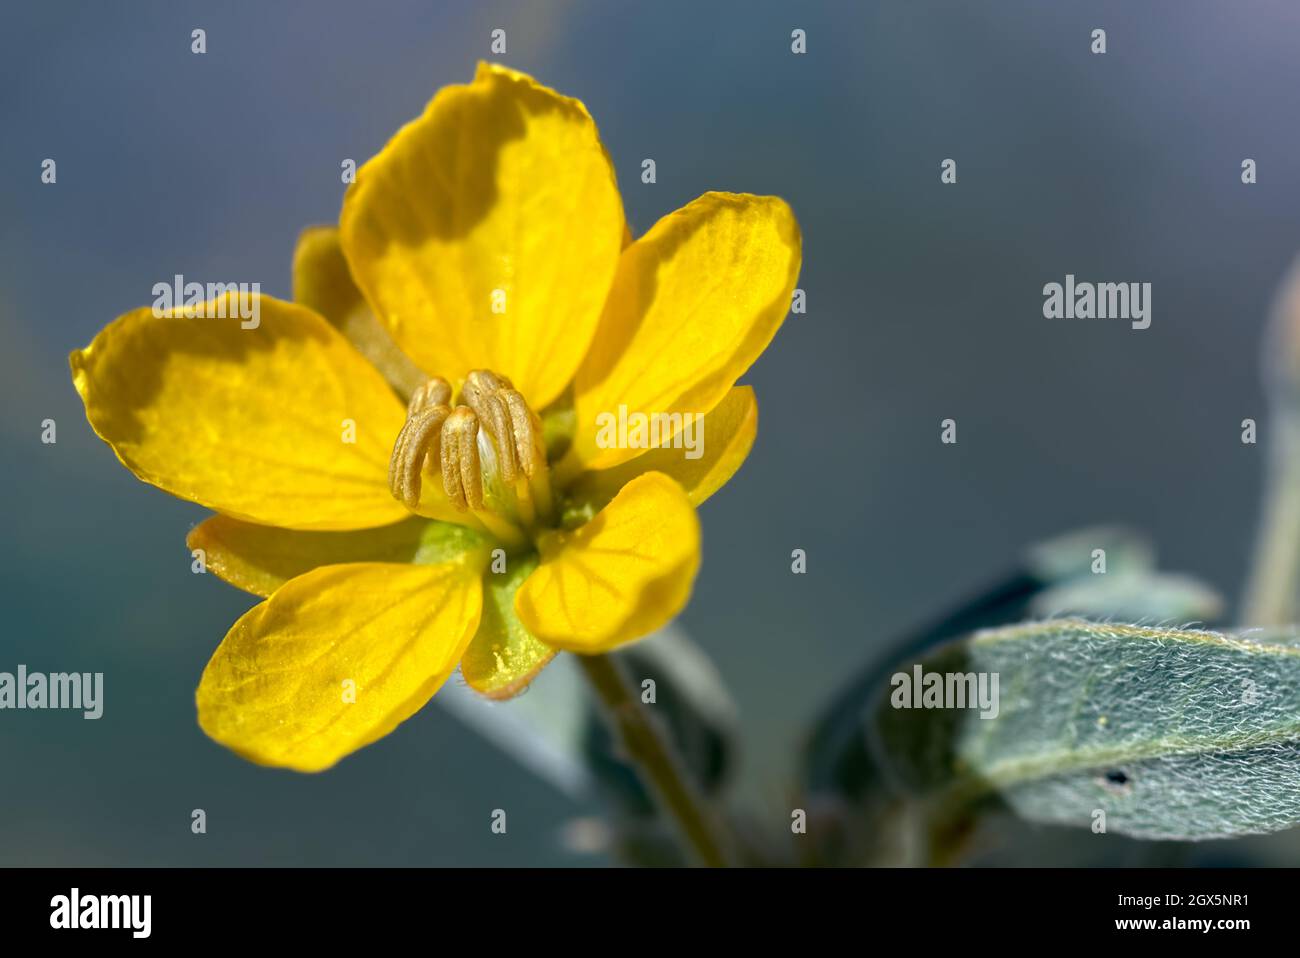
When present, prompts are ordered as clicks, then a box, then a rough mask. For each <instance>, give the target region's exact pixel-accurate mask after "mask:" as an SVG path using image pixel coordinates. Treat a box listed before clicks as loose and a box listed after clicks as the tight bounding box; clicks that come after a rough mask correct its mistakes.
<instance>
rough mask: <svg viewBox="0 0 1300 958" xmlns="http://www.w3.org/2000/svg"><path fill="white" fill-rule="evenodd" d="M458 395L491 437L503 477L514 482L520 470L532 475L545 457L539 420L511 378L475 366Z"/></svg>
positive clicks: (526, 474)
mask: <svg viewBox="0 0 1300 958" xmlns="http://www.w3.org/2000/svg"><path fill="white" fill-rule="evenodd" d="M460 396H461V401H462V402H464V403H465V404H466V405H468V406H469V407H470V408H471V409H473V410H474V412H476V413H477V414H478V417H479V422H480V423H481V424H482V426H483V429H484V431H486V432H487V434H488V436H489V437H491V439H492V444H493V446H494V447H495V448H496V451H497V460H498V464H499V467H500V470H501V476H502V478H504V479H505V480H506V481H507V482H514V481H515V480H516V479H517V478H519V474H520V472H522V473H523V474H524V475H525V476H530V477H531V476H532V474H533V472H534V470H535V469H536V468H537V462H538V460H539V459H544V453H543V452H542V448H541V422H540V421H539V420H538V419H537V414H536V413H534V412H533V411H532V409H530V408H529V407H528V403H527V402H526V401H525V400H524V397H523V396H522V395H521V394H520V392H519V391H518V390H517V389H515V387H514V385H513V384H512V383H511V382H510V380H509V379H507V378H506V377H504V376H499V375H497V374H496V373H493V372H491V371H489V370H486V369H476V370H474V371H473V372H471V373H470V374H469V376H467V377H466V379H465V385H464V386H463V387H462V388H461V391H460Z"/></svg>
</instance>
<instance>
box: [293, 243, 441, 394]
mask: <svg viewBox="0 0 1300 958" xmlns="http://www.w3.org/2000/svg"><path fill="white" fill-rule="evenodd" d="M293 299H294V302H296V303H302V304H303V305H304V306H306V307H308V308H309V309H314V310H316V312H318V313H320V314H321V315H322V316H324V317H325V319H326V320H328V321H329V324H330V325H331V326H333V327H334V328H335V329H337V330H338V331H339V332H341V333H342V334H343V335H344V336H346V337H347V340H348V342H350V343H351V344H352V345H353V346H355V347H356V348H357V352H359V353H361V355H362V356H365V357H366V359H368V360H369V361H370V364H371V365H372V366H374V367H375V368H376V369H378V370H379V371H380V372H381V373H383V374H384V378H385V379H387V380H388V384H389V385H390V386H392V387H393V389H395V390H396V391H397V394H398V395H399V396H401V397H402V398H403V399H410V398H411V393H413V392H415V390H416V389H417V388H418V387H419V386H420V385H421V384H422V383H423V382H424V381H425V380H426V379H428V378H429V377H428V376H427V375H425V373H424V371H423V370H421V369H420V367H419V366H417V365H415V363H413V362H411V360H410V358H409V357H408V356H407V355H406V354H405V353H404V352H402V351H401V350H400V349H398V348H397V343H395V342H393V337H392V336H390V335H389V333H388V330H387V329H385V328H384V326H383V325H382V324H381V323H380V322H379V320H377V319H375V314H374V313H373V312H372V311H371V309H370V306H369V305H367V303H366V301H365V299H364V298H363V297H362V295H361V290H359V289H357V284H356V283H354V282H353V281H352V273H351V272H349V270H348V261H347V260H346V259H344V258H343V247H342V246H341V245H340V244H339V231H338V230H337V229H335V228H334V227H333V226H311V227H308V228H307V229H305V230H303V231H302V234H301V235H300V236H299V237H298V247H297V249H295V250H294V251H293Z"/></svg>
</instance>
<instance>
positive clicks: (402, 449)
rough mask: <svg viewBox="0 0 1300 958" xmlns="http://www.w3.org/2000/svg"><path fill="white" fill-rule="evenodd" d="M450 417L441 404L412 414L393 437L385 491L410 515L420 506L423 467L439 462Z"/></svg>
mask: <svg viewBox="0 0 1300 958" xmlns="http://www.w3.org/2000/svg"><path fill="white" fill-rule="evenodd" d="M421 388H423V387H421ZM418 392H419V390H417V393H418ZM412 403H414V397H412ZM450 413H451V409H450V407H448V406H447V405H445V404H440V405H435V406H429V407H427V408H424V409H421V410H419V411H418V412H415V413H414V414H413V415H412V416H411V417H410V418H409V419H407V420H406V424H405V425H403V426H402V431H401V432H399V433H398V434H397V442H395V443H394V444H393V457H392V459H390V460H389V463H388V488H389V489H390V490H391V491H392V493H393V497H394V498H395V499H397V500H399V501H400V502H401V503H402V504H403V505H405V506H406V507H407V508H408V509H410V510H411V511H415V509H416V507H417V506H418V505H419V504H420V488H421V485H422V483H423V474H424V468H425V465H426V463H428V462H430V461H432V460H434V459H438V458H441V451H440V449H439V446H440V437H441V431H442V427H443V423H444V421H445V420H446V419H447V417H448V415H450Z"/></svg>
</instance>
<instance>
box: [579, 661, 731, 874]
mask: <svg viewBox="0 0 1300 958" xmlns="http://www.w3.org/2000/svg"><path fill="white" fill-rule="evenodd" d="M576 658H577V659H578V661H579V662H580V663H581V664H582V669H583V671H584V672H585V673H586V675H587V679H588V681H589V682H590V683H591V687H592V689H594V690H595V692H596V696H597V697H598V698H599V699H600V702H601V704H602V705H603V706H604V709H605V715H606V718H607V719H608V720H609V724H610V726H611V728H612V729H613V731H614V735H615V738H616V739H617V740H618V743H619V745H620V746H621V749H622V752H623V753H624V755H625V756H626V757H627V759H628V760H629V761H630V762H631V763H632V765H633V767H634V768H635V769H636V771H637V773H638V774H639V775H640V776H641V778H642V780H643V781H644V783H645V785H646V787H647V788H648V789H649V790H650V792H651V794H652V795H654V797H655V799H656V801H657V802H658V803H659V807H660V810H661V811H662V812H663V813H664V814H665V815H666V816H667V817H668V819H669V820H670V821H672V822H673V823H674V824H675V825H676V826H677V830H678V831H679V832H680V834H681V838H682V840H683V841H684V842H685V844H686V845H687V846H688V847H689V848H690V850H691V851H692V852H693V853H694V855H695V857H696V858H697V859H699V861H700V863H701V864H704V865H707V866H709V867H710V868H725V867H728V866H730V865H731V864H733V859H732V853H731V849H732V848H734V845H733V844H732V843H731V842H730V839H729V836H728V835H727V833H726V832H725V830H724V828H723V826H722V823H721V822H720V821H718V820H717V819H716V818H715V816H714V815H713V814H712V813H711V811H710V810H709V808H708V807H707V805H706V804H705V802H704V799H703V797H702V796H701V795H700V794H699V792H698V790H697V789H696V788H695V786H694V785H693V784H692V782H691V781H690V779H689V778H688V776H687V774H686V772H685V770H684V769H683V768H682V766H681V763H680V762H679V761H678V760H677V757H676V755H675V754H674V753H673V751H672V748H671V746H670V745H669V744H668V742H667V740H666V739H665V737H664V735H663V733H662V730H661V728H660V726H659V724H658V722H657V721H656V720H655V718H654V717H653V716H651V715H650V714H649V713H648V712H647V711H646V709H644V708H643V707H642V706H641V701H640V699H639V698H638V696H637V695H636V693H635V692H634V691H633V688H632V686H631V685H630V684H629V683H628V679H627V677H626V676H625V675H624V673H623V670H622V668H621V667H620V666H619V664H618V663H617V662H616V661H614V659H613V658H612V657H611V656H609V655H578V656H576Z"/></svg>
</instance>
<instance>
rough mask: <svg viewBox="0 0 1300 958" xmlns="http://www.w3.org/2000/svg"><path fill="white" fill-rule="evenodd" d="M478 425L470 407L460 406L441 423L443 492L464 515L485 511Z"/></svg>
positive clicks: (476, 417)
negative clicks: (480, 510) (473, 510)
mask: <svg viewBox="0 0 1300 958" xmlns="http://www.w3.org/2000/svg"><path fill="white" fill-rule="evenodd" d="M478 426H479V422H478V416H477V415H475V414H474V410H473V409H470V408H469V407H468V406H457V407H456V408H455V409H454V410H452V411H451V413H450V414H449V415H448V416H447V417H446V419H445V420H444V421H443V423H442V435H441V456H440V458H441V462H442V489H443V491H444V492H445V493H447V498H448V499H450V500H451V503H452V505H454V506H455V507H456V508H457V509H459V510H460V511H462V512H463V511H465V510H466V509H482V508H483V470H482V466H481V464H480V463H479V455H478Z"/></svg>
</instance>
